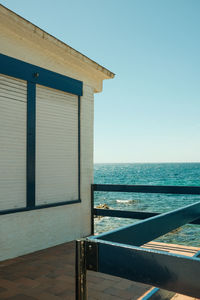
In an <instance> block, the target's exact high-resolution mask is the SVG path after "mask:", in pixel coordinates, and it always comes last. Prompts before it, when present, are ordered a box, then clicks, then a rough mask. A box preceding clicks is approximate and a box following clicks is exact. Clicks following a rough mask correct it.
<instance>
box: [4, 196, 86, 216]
mask: <svg viewBox="0 0 200 300" xmlns="http://www.w3.org/2000/svg"><path fill="white" fill-rule="evenodd" d="M76 203H81V200H79V199H78V200H71V201H63V202H58V203H50V204H43V205H37V206H34V207H21V208H15V209H7V210H1V211H0V215H9V214H14V213H21V212H25V211H31V210H39V209H44V208H51V207H58V206H65V205H70V204H76Z"/></svg>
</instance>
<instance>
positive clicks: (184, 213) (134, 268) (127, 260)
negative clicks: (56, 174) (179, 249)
mask: <svg viewBox="0 0 200 300" xmlns="http://www.w3.org/2000/svg"><path fill="white" fill-rule="evenodd" d="M95 191H107V192H108V191H110V192H135V193H164V194H190V195H200V187H185V186H138V185H137V186H134V185H131V186H130V185H99V184H98V185H92V197H91V209H92V211H91V213H92V219H93V215H94V214H95V215H103V216H105V215H106V216H108V215H109V216H113V217H124V215H126V217H128V218H138V219H143V220H142V221H138V222H137V223H134V224H131V225H128V226H123V227H121V228H118V229H115V230H111V231H109V232H105V233H103V234H100V235H97V236H91V237H88V238H87V239H84V240H81V241H77V252H76V253H77V260H76V262H77V263H76V271H77V273H76V274H77V276H76V279H77V284H76V288H77V289H76V291H77V300H83V299H84V300H85V299H87V294H86V271H87V270H93V271H98V272H103V273H106V274H110V275H114V276H118V277H122V278H126V279H129V280H134V281H138V282H142V283H146V284H150V285H153V286H156V287H159V288H161V289H165V290H169V291H173V292H177V293H181V294H185V295H189V296H193V297H199V296H200V259H199V258H197V257H192V258H191V257H187V256H182V255H175V254H169V253H168V252H164V251H157V250H151V249H145V248H142V245H143V244H145V243H147V242H149V241H152V240H154V239H155V238H157V237H159V236H161V235H164V234H166V233H168V232H170V231H172V230H174V229H176V228H178V227H180V226H182V225H184V224H186V223H189V222H193V223H195V224H200V202H197V203H194V204H191V205H187V206H185V207H182V208H179V209H176V210H173V211H171V212H167V213H163V214H156V213H148V212H147V213H146V212H145V213H144V212H127V211H126V212H124V211H122V212H120V211H119V210H116V211H115V210H112V211H111V210H102V209H95V208H94V192H95ZM93 226H94V225H93V221H92V224H91V227H92V232H93V228H94V227H93Z"/></svg>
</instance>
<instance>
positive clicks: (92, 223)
mask: <svg viewBox="0 0 200 300" xmlns="http://www.w3.org/2000/svg"><path fill="white" fill-rule="evenodd" d="M91 235H94V186H93V184H91Z"/></svg>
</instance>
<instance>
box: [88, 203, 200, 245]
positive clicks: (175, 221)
mask: <svg viewBox="0 0 200 300" xmlns="http://www.w3.org/2000/svg"><path fill="white" fill-rule="evenodd" d="M199 216H200V202H197V203H194V204H191V205H187V206H185V207H182V208H179V209H176V210H173V211H171V212H168V213H163V214H160V215H158V216H155V217H151V218H148V219H146V220H143V221H139V222H137V223H134V224H131V225H128V226H123V227H120V228H118V229H115V230H111V231H108V232H105V233H102V234H99V235H97V236H94V237H93V239H101V240H106V241H112V242H117V243H123V244H128V245H135V246H141V245H143V244H145V243H147V242H149V241H152V240H154V239H156V238H158V237H160V236H162V235H164V234H166V233H168V232H170V231H172V230H174V229H176V228H178V227H180V226H182V225H184V224H187V223H189V222H191V221H194V220H196V219H198V218H199Z"/></svg>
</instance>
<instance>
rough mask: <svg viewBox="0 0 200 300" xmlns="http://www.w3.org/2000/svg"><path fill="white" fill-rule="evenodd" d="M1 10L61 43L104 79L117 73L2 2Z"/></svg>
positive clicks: (50, 39) (47, 37)
mask: <svg viewBox="0 0 200 300" xmlns="http://www.w3.org/2000/svg"><path fill="white" fill-rule="evenodd" d="M0 10H4V12H5V13H7V14H8V13H9V15H10V16H11V15H12V16H13V17H15V18H16V17H17V18H18V19H20V20H21V21H22V22H23V23H24V25H25V24H26V25H27V26H28V27H29V28H30V27H32V30H33V31H34V33H36V34H38V35H39V36H42V37H44V38H46V39H48V40H49V41H51V42H53V43H55V44H57V45H59V46H60V47H62V48H65V50H66V51H67V52H68V53H70V55H72V56H74V57H75V58H76V59H78V60H80V61H81V62H84V63H87V64H89V65H90V67H92V68H94V69H95V70H96V71H99V72H100V73H101V76H102V77H103V78H104V79H110V78H114V76H115V74H114V73H113V72H111V71H109V70H108V69H106V68H105V67H103V66H101V65H100V64H98V63H97V62H95V61H94V60H92V59H90V58H89V57H87V56H86V55H84V54H82V53H81V52H79V51H77V50H75V49H74V48H72V47H71V46H69V45H67V44H66V43H64V42H63V41H61V40H59V39H58V38H56V37H54V36H53V35H51V34H49V33H48V32H46V31H44V30H43V29H41V28H40V27H38V26H36V25H35V24H33V23H31V22H30V21H28V20H27V19H25V18H23V17H22V16H20V15H18V14H17V13H15V12H14V11H12V10H10V9H9V8H7V7H5V6H4V5H2V4H0Z"/></svg>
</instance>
